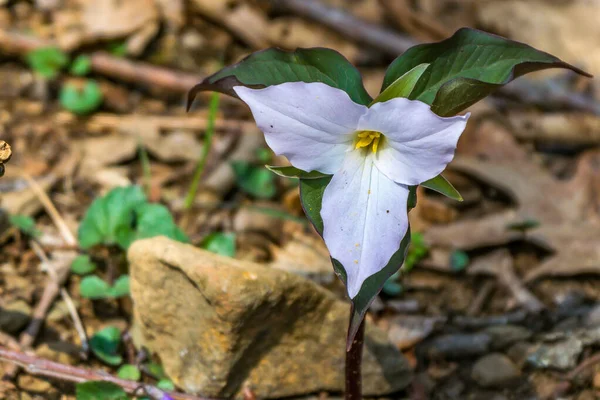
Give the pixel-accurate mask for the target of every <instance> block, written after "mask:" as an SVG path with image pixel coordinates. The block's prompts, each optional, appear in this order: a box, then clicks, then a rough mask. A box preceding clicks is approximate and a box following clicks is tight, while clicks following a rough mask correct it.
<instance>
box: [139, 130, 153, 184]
mask: <svg viewBox="0 0 600 400" xmlns="http://www.w3.org/2000/svg"><path fill="white" fill-rule="evenodd" d="M138 154H139V156H140V163H141V164H142V175H143V179H144V189H145V190H146V196H150V192H151V190H152V172H151V167H150V157H148V151H147V150H146V146H145V145H144V142H143V141H142V138H141V137H140V138H139V139H138Z"/></svg>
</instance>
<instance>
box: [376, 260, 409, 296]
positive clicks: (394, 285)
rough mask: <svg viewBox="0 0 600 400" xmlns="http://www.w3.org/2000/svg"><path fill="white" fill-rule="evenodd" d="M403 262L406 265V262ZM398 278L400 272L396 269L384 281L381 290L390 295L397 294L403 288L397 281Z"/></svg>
mask: <svg viewBox="0 0 600 400" xmlns="http://www.w3.org/2000/svg"><path fill="white" fill-rule="evenodd" d="M404 264H405V265H406V262H405V263H404ZM399 278H400V273H399V272H398V271H397V272H395V273H394V274H393V275H392V276H390V277H389V278H388V280H387V281H385V283H384V284H383V289H381V291H382V292H383V293H385V294H387V295H388V296H391V297H396V296H399V295H400V294H401V293H402V291H403V290H404V288H403V287H402V285H401V284H400V283H399V282H398V279H399Z"/></svg>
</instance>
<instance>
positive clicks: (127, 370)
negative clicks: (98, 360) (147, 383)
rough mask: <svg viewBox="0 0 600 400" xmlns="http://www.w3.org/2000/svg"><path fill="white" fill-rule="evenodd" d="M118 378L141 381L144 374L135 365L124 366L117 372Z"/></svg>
mask: <svg viewBox="0 0 600 400" xmlns="http://www.w3.org/2000/svg"><path fill="white" fill-rule="evenodd" d="M117 376H118V377H119V378H121V379H126V380H128V381H139V380H140V379H141V378H142V373H141V372H140V370H139V369H138V367H136V366H135V365H131V364H125V365H122V366H121V367H120V368H119V370H118V371H117Z"/></svg>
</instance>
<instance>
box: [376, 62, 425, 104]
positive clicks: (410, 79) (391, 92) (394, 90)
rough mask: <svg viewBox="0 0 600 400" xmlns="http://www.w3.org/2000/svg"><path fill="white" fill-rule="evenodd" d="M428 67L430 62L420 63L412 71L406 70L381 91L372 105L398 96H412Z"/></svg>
mask: <svg viewBox="0 0 600 400" xmlns="http://www.w3.org/2000/svg"><path fill="white" fill-rule="evenodd" d="M427 67H429V64H419V65H417V66H416V67H414V68H413V69H411V70H410V71H408V72H406V73H405V74H404V75H402V76H401V77H399V78H398V79H396V80H395V81H394V82H393V83H392V84H391V85H389V86H388V87H387V88H386V89H385V90H384V91H383V92H381V93H380V94H379V96H377V97H376V98H375V100H373V103H371V105H373V104H375V103H380V102H384V101H388V100H391V99H395V98H396V97H408V96H410V94H411V93H412V91H413V89H414V88H415V85H416V84H417V82H418V81H419V79H420V78H421V75H423V73H424V72H425V70H426V69H427Z"/></svg>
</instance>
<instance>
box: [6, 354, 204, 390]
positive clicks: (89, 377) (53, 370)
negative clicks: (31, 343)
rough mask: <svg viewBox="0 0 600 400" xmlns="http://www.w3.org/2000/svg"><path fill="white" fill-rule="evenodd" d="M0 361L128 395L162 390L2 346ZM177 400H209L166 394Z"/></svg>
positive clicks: (34, 372) (35, 373)
mask: <svg viewBox="0 0 600 400" xmlns="http://www.w3.org/2000/svg"><path fill="white" fill-rule="evenodd" d="M0 360H3V361H7V362H10V363H13V364H15V365H18V366H20V367H22V368H23V369H25V370H26V371H27V372H28V373H30V374H32V375H40V376H46V377H49V378H56V379H60V380H65V381H69V382H76V383H81V382H87V381H104V382H110V383H114V384H115V385H118V386H120V387H122V388H123V390H125V391H126V392H127V393H130V394H137V393H139V389H140V387H141V388H143V389H144V390H145V391H146V392H155V393H156V392H158V391H160V389H158V388H156V387H155V386H152V385H140V383H139V382H135V381H128V380H125V379H120V378H117V377H114V376H112V375H110V374H108V373H106V372H104V371H94V370H91V369H87V368H80V367H74V366H72V365H66V364H61V363H57V362H54V361H50V360H46V359H43V358H39V357H36V356H32V355H29V354H25V353H23V352H19V351H12V350H9V349H7V348H5V347H2V346H0ZM162 392H163V393H166V394H167V395H169V396H170V397H172V398H173V399H175V400H209V399H207V398H202V397H198V396H193V395H190V394H186V393H177V392H164V391H162Z"/></svg>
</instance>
